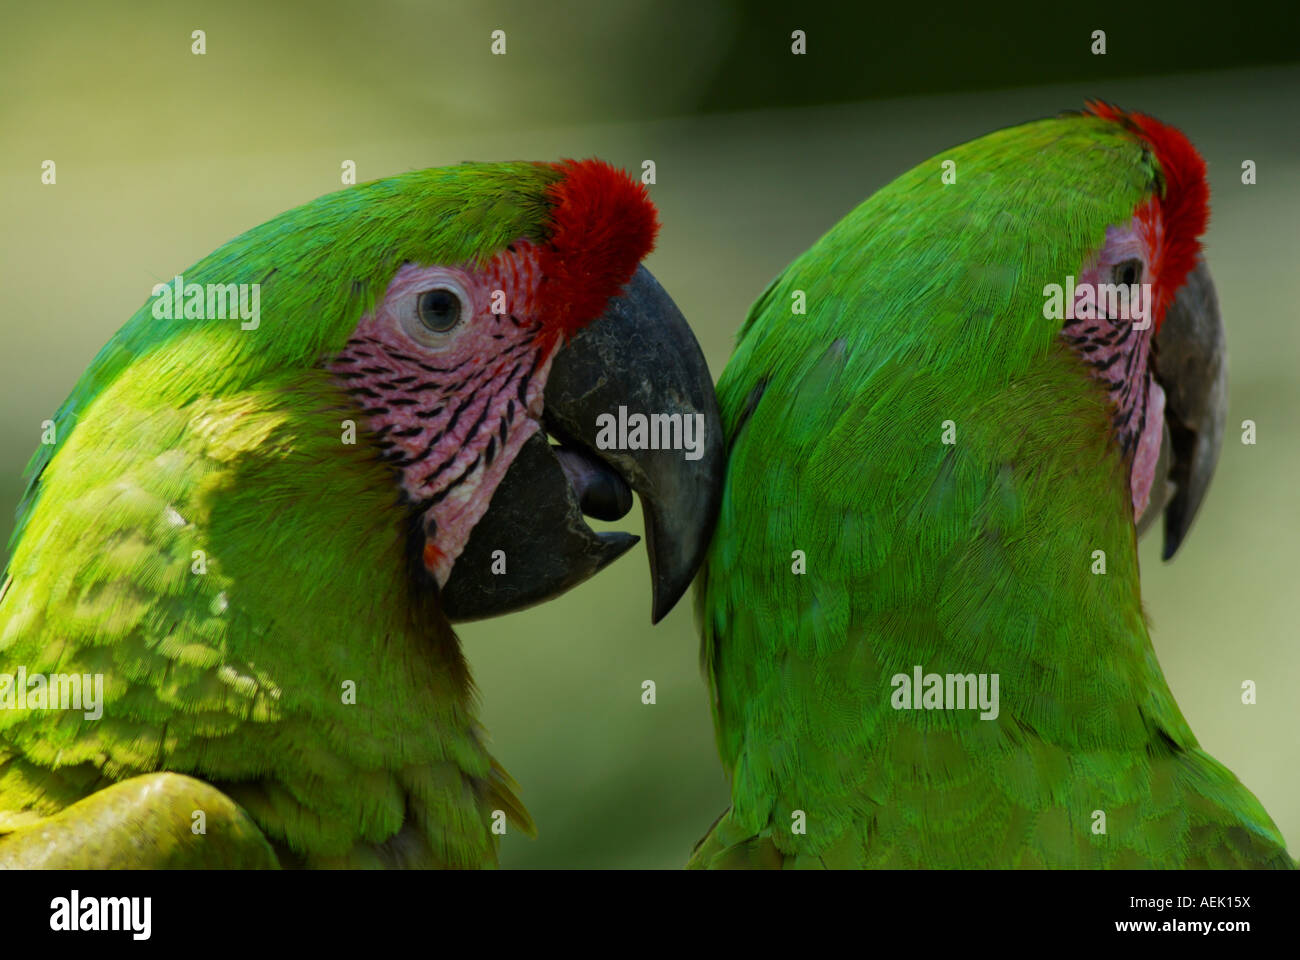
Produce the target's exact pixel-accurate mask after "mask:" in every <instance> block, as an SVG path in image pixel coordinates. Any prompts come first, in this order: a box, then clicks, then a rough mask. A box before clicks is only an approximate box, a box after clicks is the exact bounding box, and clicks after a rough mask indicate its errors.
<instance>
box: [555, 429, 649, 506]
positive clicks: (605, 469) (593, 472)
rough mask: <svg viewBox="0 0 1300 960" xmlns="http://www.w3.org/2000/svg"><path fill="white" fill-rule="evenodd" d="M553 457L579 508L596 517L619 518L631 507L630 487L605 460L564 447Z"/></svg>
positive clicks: (556, 451) (557, 449) (557, 450)
mask: <svg viewBox="0 0 1300 960" xmlns="http://www.w3.org/2000/svg"><path fill="white" fill-rule="evenodd" d="M555 458H556V459H557V460H559V461H560V467H561V469H563V470H564V475H565V476H566V477H567V478H568V480H569V484H570V485H571V486H572V487H573V489H574V490H575V491H576V492H577V494H578V505H579V506H580V507H582V512H583V513H585V514H586V515H587V516H589V517H595V518H596V519H597V520H621V519H623V517H625V516H627V513H628V511H629V510H631V509H632V488H631V487H629V486H628V485H627V483H626V482H625V481H624V480H623V478H622V477H620V476H619V475H618V473H617V472H615V471H614V469H613V468H612V467H610V466H608V465H607V464H605V463H602V462H601V461H599V460H596V459H595V458H594V457H588V456H586V455H584V454H582V453H580V452H579V451H577V450H573V449H569V448H566V447H557V448H556V449H555Z"/></svg>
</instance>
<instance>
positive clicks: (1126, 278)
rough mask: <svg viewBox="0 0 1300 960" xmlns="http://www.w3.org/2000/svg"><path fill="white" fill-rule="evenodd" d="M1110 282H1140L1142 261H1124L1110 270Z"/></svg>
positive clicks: (1136, 259) (1135, 258) (1134, 259)
mask: <svg viewBox="0 0 1300 960" xmlns="http://www.w3.org/2000/svg"><path fill="white" fill-rule="evenodd" d="M1110 282H1111V283H1123V284H1125V285H1127V284H1133V283H1141V282H1142V261H1141V260H1139V259H1138V258H1137V257H1133V258H1132V259H1130V260H1124V261H1122V262H1120V263H1117V264H1115V266H1113V267H1111V268H1110Z"/></svg>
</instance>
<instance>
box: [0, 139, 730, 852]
mask: <svg viewBox="0 0 1300 960" xmlns="http://www.w3.org/2000/svg"><path fill="white" fill-rule="evenodd" d="M657 229H658V223H657V217H656V213H655V210H654V207H653V206H652V204H651V203H650V201H649V199H648V197H647V196H646V193H645V190H644V188H643V187H642V186H641V185H640V184H638V183H636V182H635V181H633V180H632V179H631V178H629V177H628V176H627V175H626V174H623V173H622V172H620V171H617V170H615V169H614V168H612V167H609V166H608V165H606V164H604V163H601V162H599V161H594V160H587V161H581V162H574V161H565V162H563V163H558V164H549V163H546V164H543V163H499V164H466V165H462V166H457V167H452V168H446V169H434V170H424V171H419V172H415V173H409V174H405V175H402V176H397V177H392V178H390V179H385V180H378V181H375V182H372V183H369V184H364V185H361V186H356V187H352V188H349V189H346V190H343V191H341V192H338V193H333V194H330V195H327V196H324V197H321V198H319V199H317V200H315V201H313V202H311V203H308V204H306V205H304V206H302V207H299V208H297V209H294V210H291V211H289V212H287V213H285V214H283V215H281V216H279V217H276V218H275V219H273V220H271V221H269V222H267V223H265V224H262V225H261V226H258V227H256V228H254V229H253V230H250V231H249V232H247V233H245V234H243V235H242V236H239V237H237V238H236V239H234V240H232V241H230V242H229V243H227V244H225V245H224V246H222V247H221V248H219V249H218V250H216V251H215V252H214V253H212V254H211V255H210V256H208V257H205V258H204V259H203V260H201V261H200V262H198V263H197V264H195V265H194V266H192V267H190V268H189V269H188V270H185V271H184V273H183V274H181V275H180V276H179V277H177V278H175V279H174V281H171V282H168V283H162V284H158V285H157V286H156V287H155V288H154V292H153V296H152V297H151V298H150V299H149V300H148V301H147V302H146V303H145V304H144V306H143V307H141V308H140V310H139V311H138V312H137V313H136V314H135V315H134V317H132V318H131V320H130V321H129V322H128V323H127V324H126V325H125V326H124V327H123V328H122V329H121V331H119V332H118V333H117V334H116V335H115V336H114V337H113V339H112V340H111V341H110V342H109V343H108V345H107V346H105V347H104V349H103V350H102V351H101V352H100V353H99V355H98V356H97V357H96V358H95V360H94V361H93V363H92V364H91V366H90V368H89V369H88V370H87V371H86V373H85V374H84V375H83V376H82V378H81V379H80V381H79V382H78V383H77V385H76V387H75V388H74V390H73V392H72V395H71V396H70V397H69V398H68V400H67V402H66V403H65V404H64V405H63V406H62V408H61V409H60V410H59V411H58V414H57V415H56V416H55V418H54V420H53V423H52V425H51V424H47V429H49V430H50V434H51V435H50V438H49V439H50V440H51V441H52V442H51V443H49V444H48V445H45V446H42V447H41V448H40V450H39V452H38V453H37V454H36V456H35V458H34V459H33V461H32V464H31V467H30V472H31V480H30V484H29V487H28V489H27V492H26V495H25V497H24V499H23V501H22V503H21V504H20V506H19V519H18V525H17V530H16V532H15V534H14V539H13V553H12V559H11V562H10V564H9V568H8V571H7V573H8V577H7V579H6V580H5V581H4V583H3V587H2V588H0V708H3V709H0V867H38V866H45V867H49V866H60V867H68V866H71V867H164V866H165V867H177V866H182V867H208V866H227V867H236V866H242V867H248V866H258V867H263V866H265V867H273V866H311V867H322V866H395V867H423V866H450V867H476V866H486V865H491V864H494V863H495V861H496V849H497V842H498V840H499V834H500V833H502V832H503V828H504V826H505V823H506V822H507V818H508V820H509V821H511V822H513V823H514V824H515V825H516V826H517V827H518V828H520V829H523V830H526V831H531V829H532V825H531V823H530V820H529V817H528V814H527V812H526V811H525V809H524V807H523V805H522V804H521V803H520V801H519V800H518V799H517V798H516V796H515V789H516V788H515V785H514V783H513V782H512V781H511V779H510V778H509V777H508V776H507V775H506V773H505V772H504V771H503V770H502V769H501V768H500V767H499V766H498V765H497V764H496V763H495V762H494V760H493V759H492V757H491V756H490V755H489V753H488V751H487V749H486V747H485V744H484V736H483V732H482V730H481V729H480V727H479V725H478V723H477V721H476V717H475V714H476V708H475V703H474V695H473V690H472V685H471V681H470V679H469V673H468V670H467V667H466V663H465V660H464V658H463V657H462V655H461V651H460V646H459V642H458V641H457V639H456V636H455V633H454V632H453V629H452V622H453V621H458V620H466V619H474V618H479V617H485V616H490V615H493V614H496V613H501V612H504V611H507V610H513V609H518V608H521V607H524V606H527V605H529V604H533V603H537V602H540V601H542V600H545V599H547V598H549V597H552V596H555V595H557V594H559V593H561V592H563V591H564V590H566V589H568V588H569V587H571V586H573V585H574V584H575V583H578V582H580V581H582V580H584V579H586V578H587V577H588V576H590V575H592V574H593V573H595V572H596V571H597V570H599V569H600V568H602V567H604V566H605V565H606V564H608V563H610V562H611V561H612V560H613V559H614V558H616V557H617V556H619V555H621V554H622V553H624V552H626V551H627V550H628V549H629V548H630V547H631V546H632V544H633V543H635V542H636V540H637V539H638V538H637V537H635V536H631V535H629V534H626V533H618V532H613V533H602V534H599V535H597V534H595V533H593V532H592V531H591V529H590V528H589V527H588V526H587V525H586V523H585V522H584V521H583V518H582V515H583V513H584V512H585V513H587V514H589V515H593V516H600V517H602V518H604V519H614V518H617V517H620V516H622V515H623V514H625V513H626V512H627V511H628V510H629V509H630V507H631V501H632V494H631V491H632V490H636V491H638V492H639V493H640V494H641V495H642V502H643V506H644V508H645V514H646V526H647V533H648V537H649V539H648V544H649V552H650V561H651V570H652V577H653V580H654V607H653V616H654V617H655V619H658V618H659V617H661V616H662V615H663V613H664V612H666V610H667V609H668V608H669V607H671V606H672V605H673V603H674V602H675V601H676V599H677V598H678V597H679V596H680V595H681V593H682V592H683V591H684V590H685V588H686V586H687V584H689V582H690V580H691V577H692V576H693V575H694V572H695V569H696V567H697V566H698V562H699V558H700V557H701V556H702V553H703V550H704V548H705V546H706V545H707V539H708V536H709V533H710V529H711V521H712V512H713V510H712V508H713V506H715V505H716V502H717V497H718V494H719V492H720V484H721V465H722V455H721V430H720V428H719V427H718V421H717V410H716V402H715V400H714V395H713V388H712V382H711V380H710V378H709V375H708V370H707V367H706V366H705V363H704V359H703V356H702V354H701V353H700V350H699V347H698V345H697V344H696V343H695V340H694V338H693V337H692V335H691V333H690V331H689V329H688V328H687V326H686V324H685V321H684V320H683V319H682V317H681V314H680V313H679V312H678V311H677V309H676V307H675V306H674V305H673V303H672V301H671V300H670V299H669V298H668V296H667V294H665V293H664V292H663V290H662V289H661V288H660V287H659V286H658V284H657V283H655V281H654V279H653V278H652V277H651V276H650V274H649V273H648V272H647V271H646V270H645V268H644V267H639V266H638V264H639V262H640V261H641V259H642V258H643V257H644V256H645V255H646V254H647V253H648V252H649V251H650V248H651V246H652V245H653V241H654V237H655V233H656V231H657ZM618 404H627V405H629V406H630V407H634V408H638V409H650V410H654V411H657V412H663V413H668V414H673V413H678V414H682V415H698V416H699V417H701V418H702V421H701V422H703V423H704V424H705V430H706V435H708V436H711V442H710V443H709V444H707V445H706V448H705V449H704V451H703V455H702V456H700V457H699V458H698V459H686V458H684V457H683V456H682V455H681V453H680V452H679V451H678V452H674V451H648V450H614V449H608V450H606V449H598V446H599V444H598V442H597V439H598V438H597V430H596V427H595V422H596V418H597V417H598V416H599V415H600V413H602V412H608V411H610V410H612V409H617V405H618ZM548 433H549V434H551V435H552V436H554V437H556V438H557V439H559V440H560V441H562V443H561V445H560V446H556V447H553V446H551V444H550V443H549V442H548V441H547V434H548ZM101 686H102V696H101ZM78 699H80V702H78Z"/></svg>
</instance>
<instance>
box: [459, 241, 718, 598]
mask: <svg viewBox="0 0 1300 960" xmlns="http://www.w3.org/2000/svg"><path fill="white" fill-rule="evenodd" d="M543 402H544V405H545V406H544V413H543V417H542V422H543V425H544V426H545V428H546V432H547V433H548V434H550V435H551V436H552V437H554V438H555V439H556V440H557V441H559V444H560V446H558V447H556V446H552V445H551V444H550V443H549V442H548V441H547V438H546V437H545V436H544V435H543V434H542V433H540V432H539V433H537V434H534V435H533V436H532V437H531V438H530V439H529V440H528V442H527V443H526V444H525V445H524V447H523V449H522V450H521V451H520V453H519V455H518V457H516V459H515V462H514V463H512V464H511V466H510V469H509V470H508V471H507V472H506V475H505V477H504V478H503V479H502V481H501V484H500V485H499V486H498V487H497V489H496V492H495V493H494V494H493V496H492V503H491V505H490V506H489V507H488V511H487V513H486V514H484V516H483V518H482V519H481V520H479V522H478V524H477V525H476V526H475V527H474V530H473V532H472V533H471V534H470V538H469V541H468V543H467V544H466V546H465V550H464V552H463V553H462V554H461V555H460V557H459V558H458V559H457V561H456V565H455V566H454V567H453V568H452V572H451V576H450V577H449V578H448V580H447V583H446V585H445V586H444V587H443V589H442V595H441V597H442V609H443V612H444V613H445V614H446V616H447V617H448V618H449V619H450V620H451V621H452V622H458V621H465V620H478V619H482V618H484V617H491V616H497V615H499V614H502V613H508V612H511V611H514V610H520V609H522V608H524V607H528V606H532V605H533V604H536V603H542V602H544V601H546V600H550V599H552V598H553V597H557V596H559V595H560V594H561V593H564V592H565V591H566V590H568V589H569V588H570V587H573V586H576V585H577V584H579V583H581V582H582V581H584V580H586V579H587V578H588V577H590V576H592V575H593V574H595V573H596V572H597V571H599V570H601V569H603V568H604V567H606V566H608V565H609V564H610V563H612V562H613V561H614V560H615V559H617V558H618V557H620V556H621V555H622V554H624V553H626V552H627V551H628V550H629V549H630V548H631V547H632V546H633V545H634V544H635V543H636V542H637V540H638V539H639V538H638V537H636V536H634V535H632V534H629V533H621V532H610V533H595V532H594V531H592V530H591V528H590V527H588V526H587V524H586V522H585V521H584V519H583V515H584V514H586V515H587V516H592V517H596V518H598V519H601V520H617V519H620V518H621V517H623V516H624V515H626V514H627V512H628V511H629V510H630V509H631V508H632V491H636V492H637V493H638V494H639V495H640V497H641V507H642V512H643V513H644V515H645V531H646V549H647V551H648V552H649V554H650V576H651V580H652V587H653V605H652V610H651V621H652V622H654V623H658V622H659V620H661V619H662V618H663V617H664V615H665V614H667V613H668V611H669V610H671V609H672V608H673V605H674V604H676V603H677V601H678V600H679V599H680V598H681V596H682V594H683V593H685V592H686V588H687V587H688V586H689V585H690V582H691V580H692V579H693V578H694V576H695V571H696V570H697V569H698V568H699V565H700V562H701V561H702V560H703V558H704V551H705V550H706V548H707V547H708V544H709V538H710V537H711V536H712V535H713V525H714V522H715V520H716V519H717V513H718V506H719V503H720V501H721V498H722V475H723V469H724V467H725V461H726V458H725V451H724V449H723V436H722V422H721V420H720V418H719V415H718V404H717V398H716V396H715V395H714V392H713V380H712V378H710V376H709V369H708V365H707V364H706V363H705V362H704V354H703V353H702V352H701V351H700V346H699V344H698V343H697V342H696V340H695V337H694V335H693V334H692V333H691V330H690V327H688V326H687V324H686V320H685V318H684V317H683V316H682V314H681V311H680V310H678V309H677V305H676V304H674V303H673V301H672V299H671V298H670V297H669V296H668V294H667V293H665V292H664V289H663V287H661V286H659V284H658V282H657V281H656V280H655V278H654V277H653V276H651V274H650V272H649V271H648V270H646V269H645V267H639V268H638V269H637V272H636V273H635V274H634V275H633V277H632V279H631V281H629V282H628V284H627V286H626V287H625V288H624V290H623V293H622V294H621V295H620V296H618V297H616V298H614V299H613V300H611V301H610V303H609V306H608V307H607V308H606V310H605V313H604V314H603V315H602V316H600V317H598V318H597V319H596V320H595V321H593V322H592V323H590V324H588V325H587V326H586V327H584V328H583V329H582V330H581V331H579V332H578V333H577V334H575V335H574V337H573V338H572V339H571V340H570V341H569V342H568V343H567V344H566V345H565V346H564V347H562V348H561V349H560V351H559V352H558V353H557V354H556V356H555V360H554V361H553V363H552V365H551V371H550V376H549V377H548V378H547V382H546V390H545V392H544V394H543ZM620 407H621V408H623V411H622V412H620ZM621 413H622V416H624V417H630V416H632V415H634V414H641V415H643V416H645V417H646V419H647V421H650V417H651V415H652V414H653V415H659V416H660V417H663V419H661V420H656V421H651V422H654V423H657V424H659V425H660V429H658V430H654V431H652V432H653V434H654V435H655V436H656V439H659V438H660V437H661V436H663V434H665V433H666V434H667V435H668V439H670V440H675V439H676V438H678V437H680V438H682V445H684V444H685V442H686V440H688V439H689V440H690V441H691V444H690V447H689V448H686V449H681V448H678V449H618V448H608V449H604V448H602V447H606V446H608V444H607V443H603V442H601V441H608V440H609V439H610V438H611V437H613V438H618V435H619V429H618V426H617V425H618V423H619V421H620V419H621ZM598 419H599V421H600V422H598ZM688 421H689V430H687V426H688ZM611 422H612V423H613V428H612V429H611ZM624 422H626V420H624ZM664 424H667V425H668V427H667V428H666V429H664V428H663V425H664ZM676 424H680V425H681V429H680V430H676V431H675V430H674V426H675V425H676ZM627 434H628V435H629V436H631V431H627ZM659 445H660V446H662V444H659ZM498 550H504V551H505V552H506V559H505V570H506V572H505V573H499V572H498V573H494V572H493V568H494V563H493V553H494V551H498ZM498 569H499V565H498Z"/></svg>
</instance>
